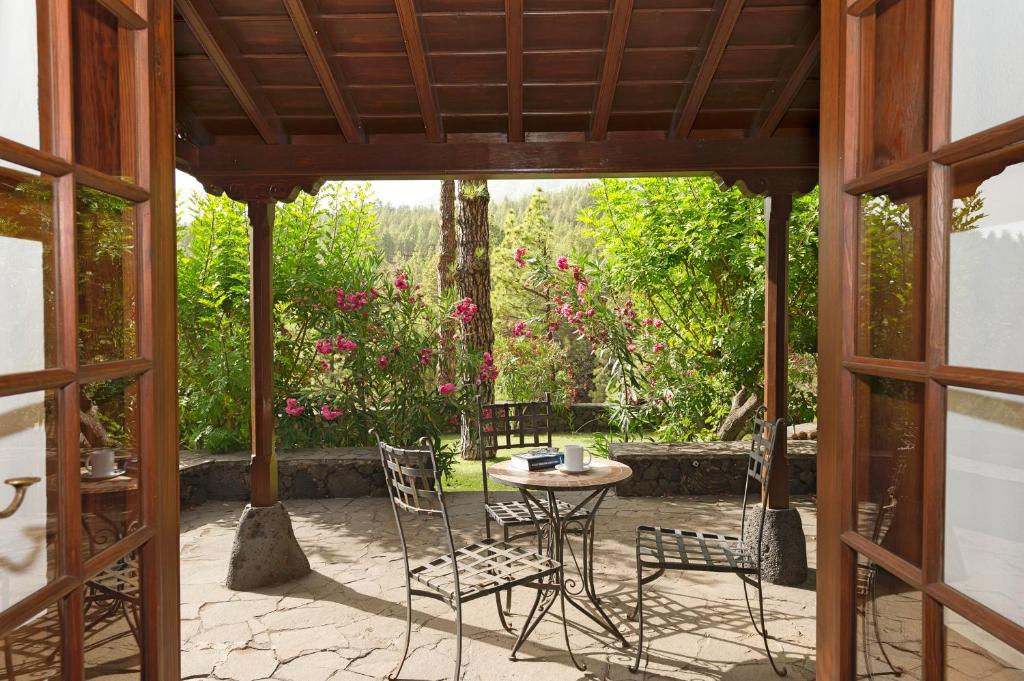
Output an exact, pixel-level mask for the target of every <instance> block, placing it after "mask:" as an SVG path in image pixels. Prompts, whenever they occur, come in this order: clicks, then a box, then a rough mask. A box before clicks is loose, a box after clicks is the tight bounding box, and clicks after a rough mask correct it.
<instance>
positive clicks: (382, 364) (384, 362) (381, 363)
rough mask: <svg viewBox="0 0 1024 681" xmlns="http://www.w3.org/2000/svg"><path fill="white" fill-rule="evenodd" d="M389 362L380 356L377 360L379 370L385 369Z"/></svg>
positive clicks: (385, 357)
mask: <svg viewBox="0 0 1024 681" xmlns="http://www.w3.org/2000/svg"><path fill="white" fill-rule="evenodd" d="M389 361H390V360H388V356H387V355H381V356H380V357H378V358H377V364H378V365H379V366H380V368H381V369H387V368H388V362H389Z"/></svg>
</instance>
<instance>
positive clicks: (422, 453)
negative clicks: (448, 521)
mask: <svg viewBox="0 0 1024 681" xmlns="http://www.w3.org/2000/svg"><path fill="white" fill-rule="evenodd" d="M421 444H423V447H422V448H420V449H406V448H402V447H394V446H392V445H389V444H387V443H385V442H380V441H378V448H379V449H380V463H381V466H383V468H384V479H385V480H386V482H387V487H388V495H389V496H390V497H391V501H392V502H393V503H394V505H395V508H396V509H399V510H402V511H408V512H410V513H416V514H420V515H429V516H442V515H445V507H444V489H443V488H442V487H441V479H440V476H439V475H438V474H437V461H436V459H435V458H434V451H433V449H432V448H431V447H430V446H429V444H428V443H427V442H426V440H424V441H422V442H421Z"/></svg>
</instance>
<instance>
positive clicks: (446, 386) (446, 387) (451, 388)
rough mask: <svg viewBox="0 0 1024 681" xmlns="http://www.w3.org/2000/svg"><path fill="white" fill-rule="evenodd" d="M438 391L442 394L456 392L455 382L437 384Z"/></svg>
mask: <svg viewBox="0 0 1024 681" xmlns="http://www.w3.org/2000/svg"><path fill="white" fill-rule="evenodd" d="M437 392H439V393H441V394H442V395H451V394H452V393H453V392H455V384H454V383H442V384H441V385H439V386H437Z"/></svg>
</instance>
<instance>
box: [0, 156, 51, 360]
mask: <svg viewBox="0 0 1024 681" xmlns="http://www.w3.org/2000/svg"><path fill="white" fill-rule="evenodd" d="M53 244H54V240H53V185H52V180H51V179H50V178H48V177H42V176H38V175H36V176H32V175H25V174H22V173H20V172H17V171H15V170H10V169H7V168H0V319H5V320H12V319H16V320H18V322H17V324H10V323H8V324H3V325H0V374H10V373H17V372H23V371H36V370H39V369H45V368H48V367H51V366H53V365H54V361H55V356H56V353H55V334H54V331H53V324H54V320H55V300H56V299H55V294H54V267H53V255H54V254H53Z"/></svg>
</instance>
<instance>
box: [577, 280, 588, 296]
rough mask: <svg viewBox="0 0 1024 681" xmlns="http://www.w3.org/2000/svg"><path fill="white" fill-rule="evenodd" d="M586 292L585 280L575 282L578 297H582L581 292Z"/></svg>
mask: <svg viewBox="0 0 1024 681" xmlns="http://www.w3.org/2000/svg"><path fill="white" fill-rule="evenodd" d="M586 292H587V282H585V281H581V282H578V283H577V284H576V295H577V296H579V297H580V298H582V297H583V294H584V293H586Z"/></svg>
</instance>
